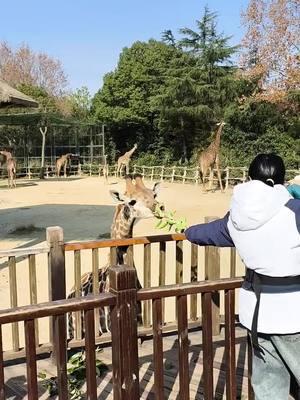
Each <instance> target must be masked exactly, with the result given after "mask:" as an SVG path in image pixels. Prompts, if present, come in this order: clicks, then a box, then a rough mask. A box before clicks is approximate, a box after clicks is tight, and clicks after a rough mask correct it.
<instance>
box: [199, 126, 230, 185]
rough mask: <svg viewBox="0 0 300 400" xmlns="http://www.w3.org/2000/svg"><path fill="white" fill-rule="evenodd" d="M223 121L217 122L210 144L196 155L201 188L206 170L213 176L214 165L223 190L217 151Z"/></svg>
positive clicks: (218, 149) (218, 151) (218, 150)
mask: <svg viewBox="0 0 300 400" xmlns="http://www.w3.org/2000/svg"><path fill="white" fill-rule="evenodd" d="M224 125H225V122H224V121H222V122H219V123H218V124H217V126H218V129H217V132H216V137H215V139H214V140H213V141H212V142H211V144H210V145H209V146H208V147H207V148H206V149H205V150H203V151H202V152H201V153H200V154H199V157H198V166H199V167H200V171H201V176H202V182H203V189H204V190H205V177H206V173H207V171H208V170H210V177H211V178H212V176H213V167H214V165H216V168H217V175H218V180H219V184H220V188H221V191H222V192H223V191H224V190H223V185H222V180H221V174H220V164H219V153H220V142H221V134H222V131H223V127H224ZM211 182H212V179H210V180H209V185H211Z"/></svg>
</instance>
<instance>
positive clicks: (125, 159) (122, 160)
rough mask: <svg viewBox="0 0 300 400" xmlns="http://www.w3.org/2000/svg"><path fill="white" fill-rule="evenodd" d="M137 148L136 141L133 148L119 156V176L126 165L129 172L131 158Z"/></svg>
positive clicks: (127, 172)
mask: <svg viewBox="0 0 300 400" xmlns="http://www.w3.org/2000/svg"><path fill="white" fill-rule="evenodd" d="M136 149H137V144H136V143H135V144H134V146H133V148H132V149H131V150H129V151H127V152H126V153H125V154H123V155H122V156H120V157H119V158H118V167H117V176H118V174H120V176H121V173H122V170H123V166H125V170H126V174H129V163H130V158H131V156H132V154H133V153H134V152H135V150H136Z"/></svg>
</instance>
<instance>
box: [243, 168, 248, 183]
mask: <svg viewBox="0 0 300 400" xmlns="http://www.w3.org/2000/svg"><path fill="white" fill-rule="evenodd" d="M246 171H247V168H246V167H243V178H242V181H243V182H246Z"/></svg>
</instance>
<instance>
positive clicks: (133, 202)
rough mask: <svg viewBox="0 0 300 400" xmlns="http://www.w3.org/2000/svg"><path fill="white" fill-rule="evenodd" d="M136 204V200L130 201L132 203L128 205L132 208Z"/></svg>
mask: <svg viewBox="0 0 300 400" xmlns="http://www.w3.org/2000/svg"><path fill="white" fill-rule="evenodd" d="M135 203H136V200H130V202H129V203H128V204H129V205H130V206H134V205H135Z"/></svg>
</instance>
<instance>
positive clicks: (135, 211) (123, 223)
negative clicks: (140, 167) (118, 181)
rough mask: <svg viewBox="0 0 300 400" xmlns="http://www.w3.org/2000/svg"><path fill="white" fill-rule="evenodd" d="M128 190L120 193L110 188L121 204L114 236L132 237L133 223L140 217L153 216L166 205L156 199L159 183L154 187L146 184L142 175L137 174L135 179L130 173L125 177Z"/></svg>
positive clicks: (113, 226) (116, 214) (115, 219)
mask: <svg viewBox="0 0 300 400" xmlns="http://www.w3.org/2000/svg"><path fill="white" fill-rule="evenodd" d="M125 181H126V191H125V193H124V194H123V193H120V192H118V191H113V190H110V194H111V196H112V197H113V199H115V200H116V201H117V202H118V203H119V205H118V206H117V209H116V213H115V218H114V222H113V224H112V229H111V233H112V237H115V238H121V237H130V236H131V235H132V226H133V223H134V222H135V221H136V220H138V219H143V218H151V217H153V216H154V212H155V210H156V209H157V208H159V209H161V210H163V209H164V205H163V204H162V203H159V202H158V201H157V200H156V197H157V194H158V191H159V186H160V184H159V183H155V184H154V187H153V188H152V189H149V188H147V187H146V186H145V185H144V182H143V180H142V177H141V175H135V177H134V181H133V178H132V177H131V176H130V175H127V176H126V177H125Z"/></svg>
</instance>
